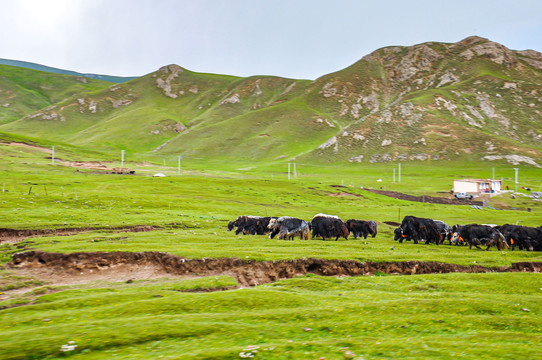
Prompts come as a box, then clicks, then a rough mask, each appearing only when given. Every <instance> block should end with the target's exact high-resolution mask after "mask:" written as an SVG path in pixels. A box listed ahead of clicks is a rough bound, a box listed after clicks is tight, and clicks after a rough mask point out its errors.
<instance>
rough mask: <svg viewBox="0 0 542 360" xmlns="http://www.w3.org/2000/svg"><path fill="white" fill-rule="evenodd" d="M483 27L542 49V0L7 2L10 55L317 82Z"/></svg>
mask: <svg viewBox="0 0 542 360" xmlns="http://www.w3.org/2000/svg"><path fill="white" fill-rule="evenodd" d="M472 35H477V36H481V37H485V38H488V39H490V40H492V41H495V42H498V43H501V44H503V45H505V46H506V47H508V48H510V49H513V50H526V49H533V50H536V51H539V52H542V1H540V0H488V1H486V0H468V1H467V0H453V1H451V0H411V1H404V0H380V1H375V0H370V1H369V0H357V1H354V0H329V1H323V0H266V1H265V0H0V58H5V59H11V60H21V61H29V62H34V63H38V64H41V65H46V66H51V67H56V68H61V69H65V70H72V71H77V72H82V73H95V74H106V75H117V76H142V75H145V74H148V73H151V72H153V71H156V70H158V69H159V68H160V67H162V66H164V65H168V64H177V65H180V66H182V67H184V68H186V69H188V70H192V71H196V72H204V73H215V74H227V75H236V76H252V75H276V76H282V77H288V78H295V79H316V78H318V77H320V76H323V75H326V74H329V73H331V72H335V71H339V70H341V69H344V68H346V67H348V66H349V65H351V64H353V63H355V62H356V61H358V60H360V59H361V58H362V57H363V56H365V55H368V54H370V53H371V52H373V51H375V50H377V49H379V48H382V47H386V46H394V45H399V46H409V45H415V44H420V43H424V42H428V41H437V42H447V43H454V42H458V41H460V40H462V39H464V38H466V37H468V36H472Z"/></svg>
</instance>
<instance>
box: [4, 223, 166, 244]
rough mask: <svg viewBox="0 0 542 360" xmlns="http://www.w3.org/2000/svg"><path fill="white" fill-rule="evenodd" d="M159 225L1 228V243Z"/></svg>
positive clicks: (121, 230) (128, 230)
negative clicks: (38, 237) (37, 237)
mask: <svg viewBox="0 0 542 360" xmlns="http://www.w3.org/2000/svg"><path fill="white" fill-rule="evenodd" d="M158 229H160V228H159V227H156V226H149V225H135V226H124V227H119V228H110V227H94V228H92V227H85V228H66V229H39V230H32V229H8V228H0V243H2V242H5V243H9V244H15V243H18V242H20V241H23V240H25V239H27V238H30V237H36V236H68V235H75V234H78V233H82V232H88V231H96V230H108V231H113V232H146V231H153V230H158Z"/></svg>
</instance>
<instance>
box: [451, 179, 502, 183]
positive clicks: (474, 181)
mask: <svg viewBox="0 0 542 360" xmlns="http://www.w3.org/2000/svg"><path fill="white" fill-rule="evenodd" d="M454 181H463V182H473V183H485V182H496V181H498V182H502V180H499V179H459V180H454Z"/></svg>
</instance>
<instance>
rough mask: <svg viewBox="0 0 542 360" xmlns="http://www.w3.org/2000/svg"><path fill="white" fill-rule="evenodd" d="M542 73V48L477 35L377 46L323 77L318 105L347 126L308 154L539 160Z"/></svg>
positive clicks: (395, 158) (381, 158)
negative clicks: (521, 48) (517, 47)
mask: <svg viewBox="0 0 542 360" xmlns="http://www.w3.org/2000/svg"><path fill="white" fill-rule="evenodd" d="M541 70H542V55H541V54H539V53H536V52H533V51H526V52H515V51H511V50H509V49H507V48H505V47H504V46H502V45H499V44H496V43H493V42H490V41H488V40H486V39H482V38H478V37H471V38H467V39H465V40H463V41H461V42H459V43H456V44H441V43H427V44H421V45H416V46H413V47H408V48H401V47H390V48H384V49H381V50H378V51H376V52H374V53H372V54H371V55H369V56H367V57H365V58H364V59H362V60H360V61H359V62H358V63H356V64H354V65H352V66H351V67H349V68H347V69H345V70H343V71H341V72H338V73H335V74H330V75H327V76H324V77H322V78H320V79H318V80H317V83H318V85H317V87H316V89H318V90H319V91H318V93H314V92H313V94H312V100H313V102H314V104H316V103H321V104H323V106H325V107H326V109H327V111H328V113H330V114H333V117H334V118H336V119H341V120H339V121H343V122H345V123H347V124H348V125H347V126H346V127H345V128H344V129H343V130H342V131H341V132H339V133H338V134H337V136H336V137H334V138H332V139H330V141H329V142H328V143H326V144H324V145H322V147H321V148H319V149H318V150H315V151H314V152H313V153H312V154H311V156H315V155H318V156H327V157H333V158H336V157H340V158H348V159H350V160H351V161H359V160H361V159H366V160H369V161H371V162H381V161H404V160H407V159H410V160H414V159H417V160H425V159H429V158H432V159H441V158H445V159H450V158H456V157H461V158H463V157H465V156H467V157H469V156H470V155H471V154H473V155H474V157H473V160H475V159H479V158H480V155H482V156H503V155H512V154H516V153H520V154H522V155H527V156H532V157H534V158H537V159H540V152H541V149H542V121H541V120H542V112H541V110H542V91H540V89H541V85H542V71H541Z"/></svg>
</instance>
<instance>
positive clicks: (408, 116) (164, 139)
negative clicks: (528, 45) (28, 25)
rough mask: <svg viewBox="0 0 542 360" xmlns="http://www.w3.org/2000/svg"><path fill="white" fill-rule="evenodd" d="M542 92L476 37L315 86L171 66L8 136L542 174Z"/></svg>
mask: <svg viewBox="0 0 542 360" xmlns="http://www.w3.org/2000/svg"><path fill="white" fill-rule="evenodd" d="M541 86H542V54H539V53H536V52H534V51H523V52H519V51H513V50H510V49H507V48H505V47H504V46H502V45H500V44H497V43H494V42H491V41H489V40H486V39H482V38H478V37H471V38H467V39H465V40H463V41H461V42H458V43H455V44H444V43H425V44H420V45H415V46H411V47H388V48H383V49H380V50H377V51H375V52H374V53H372V54H370V55H368V56H366V57H364V58H363V59H361V60H360V61H358V62H356V63H355V64H353V65H352V66H350V67H348V68H346V69H344V70H341V71H338V72H336V73H332V74H329V75H325V76H323V77H321V78H319V79H317V80H316V81H306V80H294V79H284V78H279V77H257V76H255V77H250V78H238V77H232V76H224V75H214V74H199V73H194V72H191V71H189V70H186V69H183V68H181V67H180V66H177V65H169V66H164V67H163V68H161V69H159V70H158V71H156V72H154V73H152V74H149V75H146V76H144V77H141V78H138V79H134V80H132V81H129V82H126V83H124V84H115V85H112V86H109V87H108V88H105V87H102V88H100V89H99V88H94V90H93V91H92V92H86V93H79V94H75V93H72V94H73V96H71V97H63V98H62V100H60V101H59V102H58V103H56V104H55V105H54V106H49V107H46V108H41V109H40V110H39V112H38V113H34V114H32V115H26V116H23V117H20V119H19V120H17V121H13V122H11V123H9V124H6V125H3V126H0V129H1V130H2V131H6V132H12V133H18V134H30V133H32V134H34V135H35V136H39V137H42V138H46V139H49V140H63V141H68V142H70V143H72V144H74V145H78V146H85V147H92V148H96V149H100V150H102V151H118V150H119V149H121V148H122V149H126V150H129V151H132V152H137V153H140V154H144V153H146V154H151V155H160V154H163V155H171V156H173V155H174V154H175V155H185V156H192V157H195V158H199V159H204V158H208V159H210V158H221V159H223V160H227V161H233V160H234V159H240V160H242V161H246V160H252V161H254V160H265V161H270V160H273V159H281V158H287V159H290V160H292V159H298V160H302V161H304V162H314V161H316V162H321V161H326V162H331V163H334V162H348V161H350V162H361V163H379V162H405V161H431V160H458V159H469V161H502V162H509V163H512V164H514V163H527V164H530V165H539V166H540V165H542V121H541V114H542V102H541V101H540V99H541V97H540V96H542V94H541V93H540V88H541ZM65 95H67V94H65ZM29 99H30V97H29ZM32 99H33V98H32ZM40 100H42V102H43V99H41V98H40ZM36 101H37V100H36ZM35 106H36V107H40V106H41V107H43V106H45V102H43V103H40V104H36V105H35ZM11 116H13V115H11ZM55 119H62V121H57V120H55Z"/></svg>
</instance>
